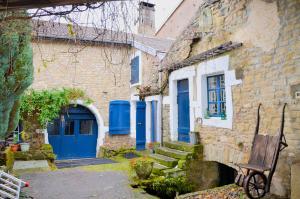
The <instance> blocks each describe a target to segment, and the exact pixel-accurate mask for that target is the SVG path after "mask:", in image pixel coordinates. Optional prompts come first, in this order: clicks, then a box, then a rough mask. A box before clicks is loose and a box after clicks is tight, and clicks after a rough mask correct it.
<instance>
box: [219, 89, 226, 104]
mask: <svg viewBox="0 0 300 199" xmlns="http://www.w3.org/2000/svg"><path fill="white" fill-rule="evenodd" d="M220 100H221V101H222V102H225V101H226V92H225V89H221V90H220Z"/></svg>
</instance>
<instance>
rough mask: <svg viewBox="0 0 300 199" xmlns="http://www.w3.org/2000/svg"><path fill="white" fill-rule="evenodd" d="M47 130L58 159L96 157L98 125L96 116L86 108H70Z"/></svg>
mask: <svg viewBox="0 0 300 199" xmlns="http://www.w3.org/2000/svg"><path fill="white" fill-rule="evenodd" d="M47 130H48V137H49V143H50V144H51V145H52V147H53V150H54V153H55V154H56V155H57V159H72V158H94V157H96V145H97V137H98V125H97V122H96V118H95V116H94V115H93V114H92V113H91V112H90V111H89V110H88V109H86V108H85V107H83V106H79V105H77V106H69V108H68V109H67V111H66V113H65V114H62V115H61V116H60V119H55V120H54V121H53V122H52V123H50V124H49V125H48V128H47Z"/></svg>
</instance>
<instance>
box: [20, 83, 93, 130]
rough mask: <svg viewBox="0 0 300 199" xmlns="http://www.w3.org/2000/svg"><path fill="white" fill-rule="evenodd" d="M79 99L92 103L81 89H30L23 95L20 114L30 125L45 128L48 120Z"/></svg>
mask: <svg viewBox="0 0 300 199" xmlns="http://www.w3.org/2000/svg"><path fill="white" fill-rule="evenodd" d="M78 99H81V100H84V101H85V103H86V104H90V103H92V100H91V99H90V98H88V97H86V95H85V93H84V92H83V91H82V90H80V89H75V88H64V89H53V90H42V91H35V90H29V91H28V92H26V94H25V95H24V96H23V97H22V100H21V112H20V115H21V118H22V120H23V121H25V122H28V123H29V125H37V126H36V128H45V127H46V125H47V123H48V122H51V121H52V120H53V119H55V118H57V117H59V114H60V113H61V111H62V109H63V108H64V107H67V106H68V105H69V104H70V103H71V102H72V101H76V100H78Z"/></svg>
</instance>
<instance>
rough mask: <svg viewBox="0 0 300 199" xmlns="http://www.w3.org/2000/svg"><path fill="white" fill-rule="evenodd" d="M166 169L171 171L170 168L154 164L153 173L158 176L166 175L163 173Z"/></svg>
mask: <svg viewBox="0 0 300 199" xmlns="http://www.w3.org/2000/svg"><path fill="white" fill-rule="evenodd" d="M166 169H170V168H169V167H167V166H164V165H161V164H159V163H157V162H154V165H153V170H152V172H153V173H154V174H156V175H164V173H163V171H164V170H166Z"/></svg>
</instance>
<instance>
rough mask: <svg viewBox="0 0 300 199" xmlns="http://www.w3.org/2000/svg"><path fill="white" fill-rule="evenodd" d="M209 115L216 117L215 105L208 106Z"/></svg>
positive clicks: (216, 109)
mask: <svg viewBox="0 0 300 199" xmlns="http://www.w3.org/2000/svg"><path fill="white" fill-rule="evenodd" d="M209 114H210V115H216V114H218V106H217V104H209Z"/></svg>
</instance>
